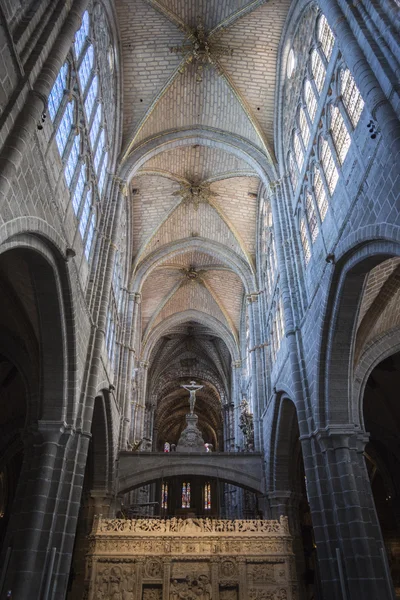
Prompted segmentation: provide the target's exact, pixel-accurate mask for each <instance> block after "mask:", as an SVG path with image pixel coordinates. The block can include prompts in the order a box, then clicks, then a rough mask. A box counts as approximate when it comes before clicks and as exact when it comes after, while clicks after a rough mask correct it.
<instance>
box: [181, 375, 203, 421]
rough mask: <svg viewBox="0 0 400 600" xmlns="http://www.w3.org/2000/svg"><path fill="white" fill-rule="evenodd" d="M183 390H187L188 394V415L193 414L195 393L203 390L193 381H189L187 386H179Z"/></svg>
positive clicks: (201, 386)
mask: <svg viewBox="0 0 400 600" xmlns="http://www.w3.org/2000/svg"><path fill="white" fill-rule="evenodd" d="M181 387H183V388H184V389H185V390H187V391H188V392H189V394H190V396H189V406H190V414H191V415H193V414H194V405H195V404H196V392H197V391H198V390H201V389H203V387H204V386H203V385H196V382H195V381H191V382H190V384H189V385H181Z"/></svg>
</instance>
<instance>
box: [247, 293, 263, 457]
mask: <svg viewBox="0 0 400 600" xmlns="http://www.w3.org/2000/svg"><path fill="white" fill-rule="evenodd" d="M258 298H259V294H258V292H256V293H253V294H248V296H247V302H248V307H249V308H248V310H249V323H250V341H251V348H250V351H251V354H252V357H251V369H252V386H253V401H254V406H253V415H254V449H255V450H256V451H260V449H261V445H262V432H261V413H262V411H263V408H264V405H265V402H266V388H265V368H264V367H265V361H264V356H263V350H264V348H263V346H262V344H261V331H262V327H261V319H260V311H259V303H258Z"/></svg>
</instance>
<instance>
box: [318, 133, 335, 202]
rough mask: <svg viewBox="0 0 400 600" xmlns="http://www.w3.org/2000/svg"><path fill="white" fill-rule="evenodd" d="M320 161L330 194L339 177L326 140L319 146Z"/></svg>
mask: <svg viewBox="0 0 400 600" xmlns="http://www.w3.org/2000/svg"><path fill="white" fill-rule="evenodd" d="M321 163H322V167H323V169H324V173H325V179H326V183H327V185H328V189H329V193H330V195H331V196H332V194H333V192H334V191H335V188H336V184H337V182H338V179H339V173H338V170H337V168H336V165H335V161H334V159H333V156H332V152H331V149H330V146H329V143H328V140H324V141H323V142H322V146H321Z"/></svg>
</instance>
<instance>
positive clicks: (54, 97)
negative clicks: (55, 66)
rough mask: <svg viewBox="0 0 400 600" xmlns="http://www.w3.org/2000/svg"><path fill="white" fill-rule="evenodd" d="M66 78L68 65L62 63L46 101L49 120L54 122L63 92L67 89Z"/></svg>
mask: <svg viewBox="0 0 400 600" xmlns="http://www.w3.org/2000/svg"><path fill="white" fill-rule="evenodd" d="M67 77H68V63H64V64H63V66H62V67H61V69H60V72H59V74H58V75H57V79H56V80H55V82H54V85H53V87H52V89H51V92H50V96H49V99H48V108H49V113H50V119H51V120H52V121H54V119H55V118H56V115H57V113H58V110H59V108H60V104H61V101H62V99H63V97H64V91H65V89H66V87H67Z"/></svg>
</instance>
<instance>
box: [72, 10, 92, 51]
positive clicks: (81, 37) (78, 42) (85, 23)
mask: <svg viewBox="0 0 400 600" xmlns="http://www.w3.org/2000/svg"><path fill="white" fill-rule="evenodd" d="M88 35H89V13H88V11H86V12H85V13H84V15H83V17H82V25H81V26H80V29H78V31H77V32H76V34H75V54H76V56H77V57H79V56H80V55H81V52H82V50H83V46H84V45H85V42H86V38H87V36H88Z"/></svg>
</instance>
